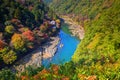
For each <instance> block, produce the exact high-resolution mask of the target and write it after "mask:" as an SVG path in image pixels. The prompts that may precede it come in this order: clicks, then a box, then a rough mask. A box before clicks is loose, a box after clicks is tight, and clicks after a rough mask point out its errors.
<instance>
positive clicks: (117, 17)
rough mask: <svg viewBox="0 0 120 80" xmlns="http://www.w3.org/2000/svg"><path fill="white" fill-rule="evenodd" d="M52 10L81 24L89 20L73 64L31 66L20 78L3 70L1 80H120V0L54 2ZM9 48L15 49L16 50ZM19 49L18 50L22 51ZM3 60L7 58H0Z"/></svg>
mask: <svg viewBox="0 0 120 80" xmlns="http://www.w3.org/2000/svg"><path fill="white" fill-rule="evenodd" d="M49 7H51V8H52V9H54V11H55V12H56V13H57V14H59V15H68V16H69V15H70V16H71V15H72V16H75V18H76V16H77V18H78V20H77V21H78V22H81V17H85V18H87V19H84V20H83V21H82V23H83V22H84V29H85V37H84V39H83V40H81V42H80V44H79V45H78V47H77V49H76V51H75V53H74V55H73V57H72V61H70V62H67V63H65V64H61V65H52V66H51V67H50V68H48V69H46V68H44V67H41V68H38V69H33V68H32V67H28V68H26V71H25V72H23V73H22V74H21V75H19V76H16V75H15V74H13V73H12V72H10V71H9V70H5V69H4V70H2V71H0V77H1V79H3V80H7V79H8V78H9V79H10V80H15V79H22V80H44V79H45V80H54V79H55V80H120V1H119V0H74V1H73V0H52V2H51V3H50V4H49ZM52 18H53V17H52ZM70 18H71V17H70ZM79 18H80V19H79ZM3 19H4V18H3ZM2 22H4V20H2ZM0 30H2V29H0ZM3 30H4V29H3ZM5 30H6V29H5ZM43 31H44V29H43ZM45 31H46V29H45ZM7 32H9V30H7ZM14 36H16V34H15V35H14ZM18 36H19V35H18ZM12 39H13V41H12V42H15V39H14V37H13V38H12ZM20 39H22V38H20ZM7 43H9V42H7ZM2 44H3V42H2ZM71 46H72V45H71ZM2 47H3V46H2ZM2 47H0V49H1V48H2ZM10 49H13V50H14V48H10ZM16 49H18V50H19V48H16ZM3 52H5V51H4V50H3ZM9 52H10V53H9V54H11V52H12V51H9ZM0 59H3V60H4V59H6V58H3V57H0ZM7 60H8V59H7ZM5 61H6V60H5ZM4 74H5V75H7V76H4Z"/></svg>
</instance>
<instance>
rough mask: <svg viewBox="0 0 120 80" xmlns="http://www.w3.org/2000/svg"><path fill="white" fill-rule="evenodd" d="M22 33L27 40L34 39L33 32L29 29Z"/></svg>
mask: <svg viewBox="0 0 120 80" xmlns="http://www.w3.org/2000/svg"><path fill="white" fill-rule="evenodd" d="M22 34H23V36H24V37H25V38H27V40H29V41H34V39H35V37H34V33H33V32H32V31H31V30H27V31H25V32H23V33H22Z"/></svg>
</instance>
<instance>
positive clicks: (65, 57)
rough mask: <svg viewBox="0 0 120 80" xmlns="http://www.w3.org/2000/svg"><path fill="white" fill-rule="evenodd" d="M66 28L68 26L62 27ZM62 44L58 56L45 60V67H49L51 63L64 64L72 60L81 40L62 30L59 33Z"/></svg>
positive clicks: (60, 43) (59, 45) (43, 62)
mask: <svg viewBox="0 0 120 80" xmlns="http://www.w3.org/2000/svg"><path fill="white" fill-rule="evenodd" d="M62 27H66V26H62ZM59 37H60V42H59V44H58V46H57V47H58V50H57V52H56V54H55V55H54V56H53V57H52V58H49V59H43V61H42V64H43V65H44V66H48V65H49V64H50V63H52V64H63V63H65V62H68V61H70V60H71V57H72V55H73V54H74V51H75V50H76V48H77V45H78V44H79V42H80V41H79V40H78V39H77V38H76V37H74V36H72V35H71V34H69V33H66V31H65V30H61V31H60V33H59Z"/></svg>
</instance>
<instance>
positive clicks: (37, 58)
mask: <svg viewBox="0 0 120 80" xmlns="http://www.w3.org/2000/svg"><path fill="white" fill-rule="evenodd" d="M59 40H60V39H59V37H58V36H57V37H50V39H49V41H48V42H46V43H45V44H43V45H42V46H40V47H38V48H37V49H36V50H35V51H33V52H31V53H30V54H28V55H27V56H25V57H23V58H22V59H21V60H19V61H18V62H16V63H15V65H13V66H12V67H11V69H12V71H18V72H23V71H24V70H25V68H26V67H28V66H32V67H34V68H37V67H40V66H41V64H42V59H43V58H45V59H46V58H50V57H52V56H54V54H55V53H56V51H57V45H58V43H59Z"/></svg>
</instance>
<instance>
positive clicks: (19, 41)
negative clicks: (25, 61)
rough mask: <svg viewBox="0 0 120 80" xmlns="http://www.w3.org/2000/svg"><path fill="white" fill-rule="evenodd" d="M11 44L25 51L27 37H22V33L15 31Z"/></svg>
mask: <svg viewBox="0 0 120 80" xmlns="http://www.w3.org/2000/svg"><path fill="white" fill-rule="evenodd" d="M11 44H12V46H13V47H14V49H15V50H18V51H24V50H25V39H24V38H23V37H22V35H21V34H17V33H15V34H14V35H13V36H12V39H11Z"/></svg>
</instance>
